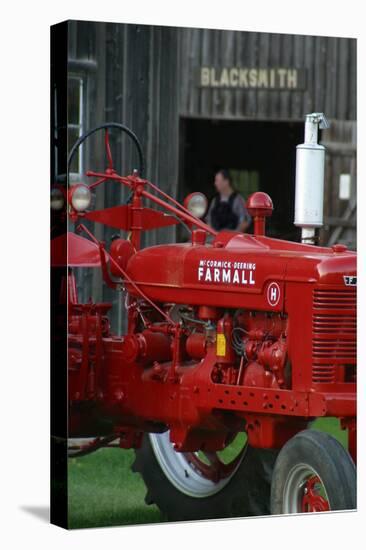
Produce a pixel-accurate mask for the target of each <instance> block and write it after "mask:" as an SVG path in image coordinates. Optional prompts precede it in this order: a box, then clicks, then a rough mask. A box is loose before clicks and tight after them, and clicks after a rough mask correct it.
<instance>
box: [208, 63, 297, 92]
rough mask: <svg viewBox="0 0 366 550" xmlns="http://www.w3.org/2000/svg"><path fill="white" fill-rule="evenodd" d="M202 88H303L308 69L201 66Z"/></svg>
mask: <svg viewBox="0 0 366 550" xmlns="http://www.w3.org/2000/svg"><path fill="white" fill-rule="evenodd" d="M197 85H198V86H199V87H200V88H226V89H228V88H229V89H235V90H237V89H244V90H245V89H248V90H250V89H261V88H262V89H264V90H303V89H304V88H305V85H306V70H305V69H296V68H291V67H287V68H286V67H278V68H258V67H257V68H255V67H223V68H217V67H200V68H199V70H198V74H197Z"/></svg>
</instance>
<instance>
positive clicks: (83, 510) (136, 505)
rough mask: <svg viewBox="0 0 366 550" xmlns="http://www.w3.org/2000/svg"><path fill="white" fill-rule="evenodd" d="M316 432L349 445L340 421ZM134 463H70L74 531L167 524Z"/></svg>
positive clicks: (114, 455)
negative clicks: (148, 497) (151, 501)
mask: <svg viewBox="0 0 366 550" xmlns="http://www.w3.org/2000/svg"><path fill="white" fill-rule="evenodd" d="M312 428H313V429H318V430H321V431H324V432H328V433H330V434H331V435H333V436H334V437H336V438H337V439H338V440H339V441H340V442H341V443H342V444H343V445H344V446H346V444H347V432H345V431H343V430H341V429H340V427H339V421H338V420H337V419H336V418H322V419H319V420H317V421H315V422H314V423H313V425H312ZM240 445H242V437H241V438H240V437H238V438H237V439H236V440H235V441H234V442H233V445H232V446H231V448H230V449H229V450H228V451H226V454H228V455H234V454H235V453H236V452H237V447H238V446H240ZM225 458H226V457H225ZM133 460H134V451H125V450H120V449H101V450H99V451H96V452H95V453H92V454H90V455H87V456H85V457H82V458H73V459H70V460H69V468H68V481H69V527H70V528H71V529H75V528H82V527H104V526H112V525H130V524H137V523H157V522H162V521H164V519H163V517H162V516H161V514H160V512H159V510H158V508H157V507H156V506H155V505H152V506H147V505H146V504H145V502H144V497H145V493H146V489H145V485H144V483H143V481H142V479H141V477H140V475H139V474H135V473H132V471H131V464H132V462H133ZM225 461H226V460H225Z"/></svg>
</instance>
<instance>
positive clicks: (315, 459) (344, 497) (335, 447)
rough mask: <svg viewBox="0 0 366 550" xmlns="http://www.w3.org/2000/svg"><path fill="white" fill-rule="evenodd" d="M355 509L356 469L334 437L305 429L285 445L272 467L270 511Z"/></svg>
mask: <svg viewBox="0 0 366 550" xmlns="http://www.w3.org/2000/svg"><path fill="white" fill-rule="evenodd" d="M355 508H356V468H355V465H354V462H353V460H352V458H351V456H350V454H349V452H348V451H347V450H345V449H344V448H343V447H342V445H341V444H340V443H339V442H338V441H337V440H336V439H335V438H334V437H332V436H330V435H329V434H327V433H323V432H318V431H316V430H304V431H302V432H299V433H298V434H297V435H295V436H294V437H293V438H292V439H290V440H289V441H288V442H287V443H286V444H285V445H284V447H283V448H282V449H281V451H280V453H279V455H278V458H277V460H276V463H275V466H274V470H273V476H272V488H271V513H272V514H291V513H303V512H321V511H329V510H353V509H355Z"/></svg>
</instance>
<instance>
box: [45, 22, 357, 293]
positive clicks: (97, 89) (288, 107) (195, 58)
mask: <svg viewBox="0 0 366 550" xmlns="http://www.w3.org/2000/svg"><path fill="white" fill-rule="evenodd" d="M64 25H66V34H67V63H68V64H67V75H68V111H67V128H68V147H69V148H70V147H71V146H72V144H73V143H74V141H75V140H76V139H77V137H78V136H80V135H81V134H82V133H83V132H84V131H86V130H87V129H90V128H92V127H93V126H96V125H98V124H102V123H103V122H107V121H116V122H123V123H124V124H126V125H127V126H129V127H130V128H131V129H132V130H133V131H134V132H135V133H136V134H137V135H138V137H139V139H140V140H141V143H142V146H143V149H144V154H145V158H146V171H145V174H144V175H145V176H146V177H147V178H149V179H150V180H151V181H153V182H155V183H157V184H158V185H159V186H160V187H161V188H162V189H164V190H165V191H168V192H169V193H170V194H172V195H173V196H175V197H178V198H179V199H182V198H183V197H184V196H185V195H186V194H188V193H189V192H191V191H193V190H200V191H203V192H204V193H206V194H207V196H208V197H209V198H210V197H211V196H212V195H213V192H214V189H213V175H214V172H215V170H217V169H219V168H227V169H229V170H230V171H231V174H232V177H233V180H234V183H235V185H236V187H237V188H238V190H240V192H241V193H242V195H243V196H244V197H245V198H246V197H247V196H248V195H249V194H250V193H252V192H253V191H255V190H262V191H265V192H267V193H269V195H270V196H271V197H272V199H273V202H274V206H275V210H274V214H273V217H272V219H271V221H270V223H269V234H271V235H273V236H278V237H283V238H288V239H297V238H298V235H299V234H298V231H297V230H296V228H295V227H294V225H293V209H294V188H295V148H296V145H297V144H299V143H302V141H303V131H304V115H305V114H306V113H310V112H313V111H321V112H324V113H325V115H326V116H327V118H328V119H329V121H330V123H331V126H330V129H328V130H324V131H323V132H322V135H321V142H322V143H323V144H324V145H325V146H326V147H327V156H326V183H325V201H324V205H325V207H324V219H325V225H324V229H323V230H322V233H321V239H322V242H323V243H324V244H333V243H334V242H344V243H346V244H347V245H348V246H350V247H351V248H355V247H356V232H355V228H356V40H354V39H348V38H334V37H321V36H299V35H286V34H271V33H257V32H240V31H220V30H209V29H192V28H172V27H154V26H144V25H129V24H114V23H95V22H84V21H69V22H67V23H66V24H64ZM56 96H57V94H55V97H56ZM55 101H57V99H55ZM55 124H56V125H57V120H56V121H55ZM101 140H102V136H100V137H99V138H98V137H96V138H93V139H91V140H90V143H89V144H88V145H85V146H83V148H82V149H81V150H80V153H79V154H78V155H76V156H75V158H74V161H73V163H72V167H71V170H72V178H74V179H77V180H80V179H83V175H82V174H83V171H84V170H85V169H86V168H98V167H101V166H103V163H104V157H103V155H104V151H103V147H102V141H101ZM111 140H112V147H113V154H114V157H115V159H116V165H117V167H118V169H119V170H120V171H121V172H122V173H127V172H131V170H132V169H133V168H134V167H135V165H136V156H135V154H134V151H133V148H132V147H131V144H130V143H129V141H128V139H127V138H126V137H125V136H122V135H120V134H118V133H116V132H113V133H112V135H111ZM56 165H57V163H56ZM56 171H57V170H56ZM58 171H60V170H58ZM61 171H62V170H61ZM123 197H124V192H123V191H121V189H120V188H119V187H118V186H117V187H116V186H113V184H111V185H109V184H108V186H105V188H104V190H100V191H98V194H97V197H96V203H97V206H99V207H101V206H102V205H103V204H106V205H107V204H108V205H112V204H115V203H116V201H120V200H121V198H123ZM96 231H97V232H98V235H99V236H102V233H101V231H102V229H101V228H96ZM112 234H113V231H112V230H111V231H110V232H109V231H107V232H106V234H104V235H103V237H104V238H106V239H108V238H109V237H111V235H112ZM176 238H182V236H181V235H180V234H179V233H178V235H176V234H175V229H173V230H169V231H167V230H165V231H162V230H160V231H155V232H151V233H149V234H147V235H146V240H145V243H146V244H154V243H155V242H163V241H167V240H174V239H176ZM93 277H96V275H94V276H93ZM94 283H95V284H93V287H94V288H97V287H98V285H97V281H94ZM84 286H85V285H84Z"/></svg>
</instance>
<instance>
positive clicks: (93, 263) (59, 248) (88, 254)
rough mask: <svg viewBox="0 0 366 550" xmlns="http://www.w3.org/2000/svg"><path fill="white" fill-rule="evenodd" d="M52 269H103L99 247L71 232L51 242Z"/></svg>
mask: <svg viewBox="0 0 366 550" xmlns="http://www.w3.org/2000/svg"><path fill="white" fill-rule="evenodd" d="M51 265H52V267H57V266H60V267H61V266H65V265H68V266H70V267H101V262H100V252H99V249H98V246H97V245H96V244H95V243H93V242H91V241H90V240H89V239H85V238H84V237H81V236H80V235H75V233H72V232H71V231H69V232H68V233H63V234H62V235H59V236H58V237H55V238H54V239H52V240H51Z"/></svg>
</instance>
